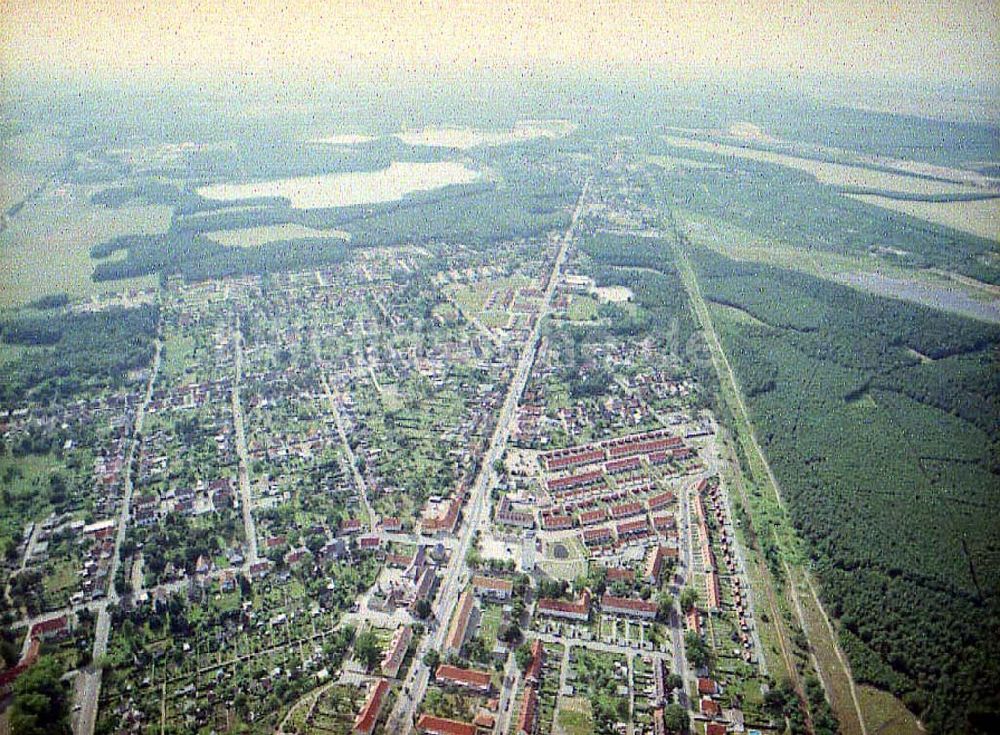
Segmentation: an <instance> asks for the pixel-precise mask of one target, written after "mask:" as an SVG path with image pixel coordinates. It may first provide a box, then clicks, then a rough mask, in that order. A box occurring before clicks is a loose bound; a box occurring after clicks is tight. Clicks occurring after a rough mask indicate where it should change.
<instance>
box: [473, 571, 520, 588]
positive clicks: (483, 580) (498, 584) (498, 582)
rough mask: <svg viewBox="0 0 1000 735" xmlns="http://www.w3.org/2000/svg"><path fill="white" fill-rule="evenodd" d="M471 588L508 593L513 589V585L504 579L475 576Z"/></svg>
mask: <svg viewBox="0 0 1000 735" xmlns="http://www.w3.org/2000/svg"><path fill="white" fill-rule="evenodd" d="M472 586H473V587H477V588H479V589H487V590H497V591H498V592H510V591H511V590H512V589H514V583H513V582H510V581H508V580H506V579H498V578H496V577H487V576H485V575H482V574H477V575H475V576H474V577H473V578H472Z"/></svg>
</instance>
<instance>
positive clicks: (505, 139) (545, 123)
mask: <svg viewBox="0 0 1000 735" xmlns="http://www.w3.org/2000/svg"><path fill="white" fill-rule="evenodd" d="M575 129H576V125H574V124H573V123H571V122H569V121H568V120H520V121H518V122H517V123H515V124H514V127H513V128H511V129H510V130H478V129H476V128H469V127H465V128H458V127H427V128H423V129H422V130H404V131H403V132H402V133H397V134H396V137H397V138H399V139H400V140H401V141H403V142H404V143H406V144H407V145H422V146H429V147H433V148H458V149H460V150H467V149H469V148H476V147H478V146H496V145H504V144H506V143H522V142H525V141H528V140H535V139H537V138H550V139H554V138H562V137H564V136H566V135H569V134H570V133H572V132H573V131H574V130H575Z"/></svg>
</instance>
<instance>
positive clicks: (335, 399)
mask: <svg viewBox="0 0 1000 735" xmlns="http://www.w3.org/2000/svg"><path fill="white" fill-rule="evenodd" d="M369 369H370V368H369ZM319 378H320V381H321V382H322V383H323V393H324V395H326V400H327V402H328V403H329V404H330V410H331V411H332V412H333V420H334V423H336V424H337V433H338V434H339V435H340V443H341V445H342V446H343V448H344V453H345V454H346V455H347V462H348V464H350V465H351V474H352V475H353V476H354V484H355V485H357V487H358V493H360V494H361V502H362V503H364V506H365V512H366V513H368V525H369V527H370V528H371V530H372V531H374V530H375V512H374V511H373V510H372V506H371V503H369V502H368V483H367V482H365V478H364V475H362V474H361V470H359V469H358V458H357V457H355V456H354V450H353V449H351V443H350V442H349V441H347V431H346V430H345V429H344V419H343V417H342V416H341V415H340V403H339V400H340V396H339V395H338V396H334V395H333V391H331V390H330V381H329V380H327V379H326V375H324V374H323V373H320V376H319ZM372 381H373V382H374V374H373V375H372Z"/></svg>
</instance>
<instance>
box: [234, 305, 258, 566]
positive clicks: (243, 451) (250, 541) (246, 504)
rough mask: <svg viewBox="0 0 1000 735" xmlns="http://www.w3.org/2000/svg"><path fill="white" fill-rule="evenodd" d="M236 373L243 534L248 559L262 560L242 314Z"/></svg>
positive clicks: (236, 340) (236, 342)
mask: <svg viewBox="0 0 1000 735" xmlns="http://www.w3.org/2000/svg"><path fill="white" fill-rule="evenodd" d="M233 345H234V350H235V353H236V354H235V360H234V361H235V363H236V375H235V376H234V378H233V431H234V432H235V434H236V455H237V457H238V458H239V465H240V467H239V482H240V507H241V509H242V511H243V535H244V536H246V539H247V561H248V562H249V563H250V564H256V563H257V562H258V561H260V556H259V555H258V552H257V524H256V522H255V521H254V518H253V493H252V492H251V489H250V453H249V452H248V451H247V435H246V430H245V429H244V426H243V404H242V402H241V401H240V385H241V384H242V382H243V330H242V329H240V316H239V314H237V315H236V329H235V330H234V331H233Z"/></svg>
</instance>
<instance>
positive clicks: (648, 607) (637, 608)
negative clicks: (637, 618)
mask: <svg viewBox="0 0 1000 735" xmlns="http://www.w3.org/2000/svg"><path fill="white" fill-rule="evenodd" d="M601 609H602V610H614V609H617V610H630V611H632V612H640V613H652V614H654V615H655V614H656V611H657V610H658V609H659V607H658V606H657V604H656V603H655V602H648V601H646V600H636V599H634V598H631V597H615V596H614V595H609V594H605V595H604V597H602V598H601Z"/></svg>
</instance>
